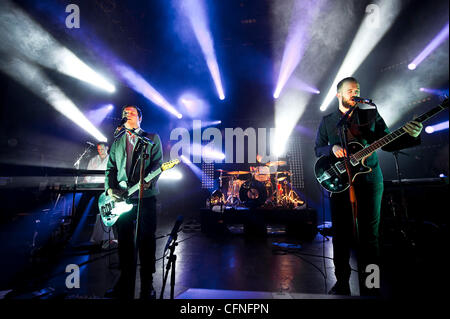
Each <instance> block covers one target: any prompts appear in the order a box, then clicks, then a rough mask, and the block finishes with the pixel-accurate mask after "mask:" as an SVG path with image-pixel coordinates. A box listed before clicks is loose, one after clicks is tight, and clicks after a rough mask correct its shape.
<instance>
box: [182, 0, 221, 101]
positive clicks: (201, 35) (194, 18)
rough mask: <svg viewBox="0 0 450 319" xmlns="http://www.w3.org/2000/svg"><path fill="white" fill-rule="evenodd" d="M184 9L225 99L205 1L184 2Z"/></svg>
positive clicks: (218, 89) (210, 70)
mask: <svg viewBox="0 0 450 319" xmlns="http://www.w3.org/2000/svg"><path fill="white" fill-rule="evenodd" d="M181 5H182V9H183V11H184V12H185V14H186V16H187V17H188V18H189V21H190V23H191V26H192V29H193V30H194V34H195V37H196V38H197V41H198V43H199V44H200V47H201V49H202V52H203V55H204V57H205V60H206V64H207V65H208V68H209V72H210V73H211V77H212V78H213V81H214V84H215V86H216V90H217V94H218V95H219V99H221V100H224V99H225V93H224V91H223V87H222V81H221V79H220V72H219V65H218V64H217V59H216V53H215V50H214V41H213V39H212V36H211V32H210V30H209V27H208V23H207V18H206V10H205V3H204V1H203V0H182V1H181Z"/></svg>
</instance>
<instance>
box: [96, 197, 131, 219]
mask: <svg viewBox="0 0 450 319" xmlns="http://www.w3.org/2000/svg"><path fill="white" fill-rule="evenodd" d="M98 208H99V211H100V216H101V217H102V221H103V224H105V226H107V227H110V226H112V225H114V224H115V222H116V221H117V219H118V218H119V217H120V215H122V214H123V213H126V212H129V211H130V210H131V209H132V208H133V204H130V203H128V202H127V201H126V200H124V201H121V202H115V201H113V200H112V197H111V196H108V195H106V194H105V193H102V194H101V195H100V197H99V198H98Z"/></svg>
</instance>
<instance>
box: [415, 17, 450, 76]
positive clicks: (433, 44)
mask: <svg viewBox="0 0 450 319" xmlns="http://www.w3.org/2000/svg"><path fill="white" fill-rule="evenodd" d="M448 33H449V25H448V22H447V25H446V26H445V27H443V28H442V30H441V31H440V32H439V33H438V34H437V35H436V36H435V37H434V38H433V39H432V40H431V41H430V43H429V44H428V45H427V46H426V47H425V49H423V50H422V52H420V53H419V55H418V56H417V57H416V58H415V59H414V60H413V61H412V62H411V63H410V64H408V69H410V70H414V69H415V68H416V67H417V66H418V65H419V64H420V63H422V61H423V60H425V59H426V57H427V56H429V55H430V53H431V52H433V51H434V50H435V49H436V48H437V47H438V46H440V45H441V43H442V42H444V40H445V39H446V38H448Z"/></svg>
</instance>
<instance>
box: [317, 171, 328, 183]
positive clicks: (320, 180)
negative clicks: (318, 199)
mask: <svg viewBox="0 0 450 319" xmlns="http://www.w3.org/2000/svg"><path fill="white" fill-rule="evenodd" d="M330 177H331V175H330V174H329V173H327V172H323V174H322V175H320V177H318V178H317V180H318V181H319V183H322V182H323V181H325V180H327V179H329V178H330Z"/></svg>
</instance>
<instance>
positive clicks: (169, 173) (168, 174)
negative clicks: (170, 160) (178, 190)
mask: <svg viewBox="0 0 450 319" xmlns="http://www.w3.org/2000/svg"><path fill="white" fill-rule="evenodd" d="M182 178H183V174H181V172H180V171H179V170H178V169H176V168H173V169H169V170H165V171H164V172H162V173H161V176H160V177H159V179H160V180H172V181H177V180H181V179H182Z"/></svg>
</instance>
